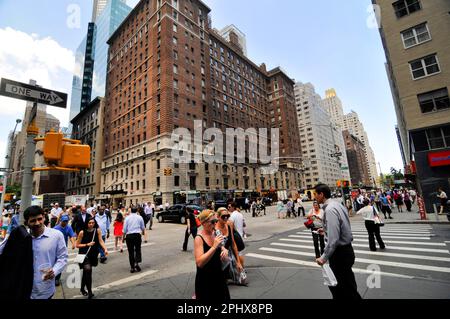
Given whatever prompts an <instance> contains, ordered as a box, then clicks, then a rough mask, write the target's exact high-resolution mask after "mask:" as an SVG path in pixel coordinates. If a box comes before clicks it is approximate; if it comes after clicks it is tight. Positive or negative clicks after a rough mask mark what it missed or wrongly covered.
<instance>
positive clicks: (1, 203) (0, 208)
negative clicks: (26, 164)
mask: <svg viewBox="0 0 450 319" xmlns="http://www.w3.org/2000/svg"><path fill="white" fill-rule="evenodd" d="M20 122H22V120H21V119H17V120H16V126H14V130H13V132H12V135H11V139H10V141H9V149H8V150H7V153H6V163H5V164H6V172H5V175H3V190H2V199H1V201H0V212H3V206H4V204H5V194H6V186H8V176H9V174H10V170H11V168H10V166H11V164H10V163H11V156H12V154H11V152H12V148H13V143H14V134H16V129H17V124H19V123H20Z"/></svg>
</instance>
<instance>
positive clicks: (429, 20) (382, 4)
mask: <svg viewBox="0 0 450 319" xmlns="http://www.w3.org/2000/svg"><path fill="white" fill-rule="evenodd" d="M372 2H373V3H374V4H377V5H379V8H380V10H381V12H380V14H381V17H382V19H381V28H380V35H381V40H382V42H383V46H384V50H385V52H386V61H387V63H386V70H387V73H388V78H389V81H390V85H391V91H392V96H393V100H394V106H395V112H396V115H397V126H398V133H399V136H400V140H401V147H400V150H401V151H402V152H403V156H402V157H403V158H404V160H405V163H404V165H405V171H406V178H407V179H408V180H410V181H413V182H415V183H416V186H417V187H418V189H419V190H420V191H421V193H422V194H423V196H424V199H425V204H426V208H427V211H428V212H433V204H435V203H436V202H437V201H436V197H435V192H436V191H437V188H438V187H442V188H444V190H445V191H446V193H447V194H449V193H450V160H449V158H450V120H449V119H450V98H449V90H450V37H449V36H448V31H449V30H450V19H449V17H450V16H449V12H450V1H448V0H433V1H428V0H415V1H409V0H399V1H388V0H372Z"/></svg>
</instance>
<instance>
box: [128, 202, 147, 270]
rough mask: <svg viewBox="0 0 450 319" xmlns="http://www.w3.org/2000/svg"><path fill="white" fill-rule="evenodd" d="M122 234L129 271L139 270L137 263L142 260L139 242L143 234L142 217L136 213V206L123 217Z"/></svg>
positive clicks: (140, 242)
mask: <svg viewBox="0 0 450 319" xmlns="http://www.w3.org/2000/svg"><path fill="white" fill-rule="evenodd" d="M123 234H124V236H125V240H126V242H127V248H128V257H129V261H130V267H131V268H130V272H131V273H134V272H135V271H137V272H139V271H141V267H139V263H140V262H142V254H141V244H142V237H141V236H142V234H145V223H144V219H143V218H142V217H141V216H140V215H138V214H137V208H136V207H133V208H132V209H131V214H130V215H128V216H127V217H126V218H125V224H124V226H123Z"/></svg>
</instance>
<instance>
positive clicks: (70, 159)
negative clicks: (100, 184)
mask: <svg viewBox="0 0 450 319" xmlns="http://www.w3.org/2000/svg"><path fill="white" fill-rule="evenodd" d="M34 140H35V141H36V142H44V147H43V154H44V160H45V162H46V163H47V165H48V167H39V168H33V171H48V170H66V171H78V170H79V169H80V168H89V167H90V166H91V147H90V146H89V145H83V144H81V142H80V141H78V140H72V139H67V138H64V135H63V133H57V132H54V131H50V132H48V133H46V134H45V137H43V138H42V137H41V138H35V139H34Z"/></svg>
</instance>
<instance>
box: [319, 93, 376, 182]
mask: <svg viewBox="0 0 450 319" xmlns="http://www.w3.org/2000/svg"><path fill="white" fill-rule="evenodd" d="M322 105H323V107H324V108H325V110H326V111H327V112H328V114H329V115H330V116H331V118H332V120H333V121H334V122H335V123H336V124H337V125H339V126H340V127H341V129H342V130H343V131H345V130H348V131H349V133H350V134H351V135H353V136H355V137H357V138H358V139H359V140H360V141H361V142H362V144H363V145H364V153H365V157H364V158H365V160H366V164H367V167H368V168H369V177H370V178H369V180H370V182H371V185H373V186H375V184H376V181H377V177H378V171H377V167H376V160H375V155H374V152H373V150H372V148H371V146H370V143H369V137H368V136H367V133H366V131H365V129H364V125H363V124H362V123H361V121H360V120H359V117H358V114H357V113H356V112H355V111H351V112H350V113H348V114H344V108H343V106H342V102H341V100H340V99H339V97H338V96H337V94H336V90H335V89H329V90H326V92H325V99H323V100H322Z"/></svg>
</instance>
